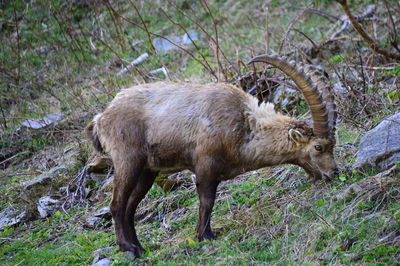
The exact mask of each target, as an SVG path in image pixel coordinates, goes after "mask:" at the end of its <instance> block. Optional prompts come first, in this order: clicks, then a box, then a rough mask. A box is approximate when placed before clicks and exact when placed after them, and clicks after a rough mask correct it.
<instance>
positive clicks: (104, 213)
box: [93, 206, 112, 220]
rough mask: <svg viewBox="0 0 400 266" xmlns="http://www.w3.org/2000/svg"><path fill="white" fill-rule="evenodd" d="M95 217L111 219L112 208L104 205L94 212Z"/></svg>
mask: <svg viewBox="0 0 400 266" xmlns="http://www.w3.org/2000/svg"><path fill="white" fill-rule="evenodd" d="M93 216H94V217H100V218H103V219H106V220H111V218H112V216H111V210H110V207H109V206H106V207H103V208H101V209H100V210H98V211H96V212H95V213H94V214H93Z"/></svg>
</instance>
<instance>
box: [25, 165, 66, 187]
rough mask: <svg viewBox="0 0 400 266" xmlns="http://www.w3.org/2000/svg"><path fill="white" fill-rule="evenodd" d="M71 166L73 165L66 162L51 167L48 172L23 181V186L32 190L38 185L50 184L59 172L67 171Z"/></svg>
mask: <svg viewBox="0 0 400 266" xmlns="http://www.w3.org/2000/svg"><path fill="white" fill-rule="evenodd" d="M70 167H71V165H69V164H65V165H61V166H57V167H54V168H51V169H50V170H49V171H48V172H46V173H43V174H41V175H39V176H37V177H36V178H34V179H33V180H29V181H25V182H22V186H23V187H24V190H32V189H35V188H36V187H37V186H45V185H47V184H49V183H50V182H51V181H52V180H53V179H54V178H56V177H57V175H58V174H59V173H65V172H67V171H68V169H69V168H70Z"/></svg>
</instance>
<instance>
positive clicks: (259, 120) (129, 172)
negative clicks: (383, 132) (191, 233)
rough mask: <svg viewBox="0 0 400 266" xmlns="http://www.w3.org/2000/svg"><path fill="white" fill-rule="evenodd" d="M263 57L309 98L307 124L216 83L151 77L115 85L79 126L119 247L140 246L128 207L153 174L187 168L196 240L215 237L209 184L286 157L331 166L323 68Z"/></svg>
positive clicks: (329, 173) (314, 166) (331, 109)
mask: <svg viewBox="0 0 400 266" xmlns="http://www.w3.org/2000/svg"><path fill="white" fill-rule="evenodd" d="M254 62H264V63H268V64H271V65H273V66H275V67H277V68H278V69H280V70H281V71H282V72H284V73H285V74H286V75H288V76H289V77H290V78H291V79H292V80H293V81H294V82H295V83H296V85H297V86H298V89H299V90H300V91H301V92H302V93H303V95H304V98H305V99H306V101H307V103H308V105H309V106H310V110H311V116H312V120H313V124H312V127H311V126H309V125H308V124H307V123H306V122H305V121H300V120H296V119H294V118H291V117H288V116H284V115H282V114H280V113H277V112H276V111H275V110H274V106H273V105H272V104H270V103H261V104H258V100H257V99H256V98H255V97H253V96H251V95H249V94H247V93H245V92H244V91H243V90H241V89H239V88H236V87H234V86H232V85H230V84H226V83H216V84H208V85H197V84H196V85H195V84H188V83H172V82H158V83H153V84H144V85H138V86H134V87H132V88H129V89H125V90H122V91H121V92H119V93H118V94H117V96H116V97H115V98H114V100H113V101H112V102H111V103H110V104H109V106H108V107H107V108H106V110H105V111H104V112H103V113H101V114H98V115H96V116H95V117H94V119H93V121H91V122H90V123H89V125H88V126H87V128H86V133H87V134H88V136H89V137H90V139H91V140H92V142H93V144H94V147H95V148H96V150H97V151H98V152H101V151H103V150H104V151H106V152H108V153H109V154H110V156H111V159H112V161H113V165H114V169H115V176H114V191H113V198H112V201H111V206H110V208H111V212H112V216H113V219H114V222H115V232H116V240H117V244H118V245H119V248H120V250H121V251H129V252H133V254H134V255H135V256H136V257H139V256H140V255H141V254H142V253H143V252H144V249H143V247H142V246H141V244H140V242H139V240H138V238H137V235H136V231H135V227H134V220H133V218H134V214H135V211H136V208H137V206H138V204H139V202H140V201H141V200H142V199H143V198H144V196H145V195H146V193H147V192H148V190H149V189H150V187H151V186H152V184H153V182H154V179H155V177H156V176H157V174H158V173H160V172H163V173H168V172H175V171H179V170H183V169H189V170H191V171H193V172H194V173H195V175H196V187H197V193H198V195H199V199H200V209H199V217H198V221H197V227H196V232H197V238H198V239H199V241H201V240H204V239H215V235H214V234H213V232H212V231H211V227H210V218H211V212H212V208H213V205H214V201H215V196H216V190H217V186H218V184H219V183H220V182H221V181H223V180H227V179H231V178H234V177H235V176H237V175H239V174H241V173H244V172H247V171H250V170H255V169H259V168H262V167H267V166H274V165H279V164H286V163H289V164H295V165H298V166H301V167H302V168H304V170H305V171H306V172H307V173H308V174H309V175H310V176H312V177H313V178H314V179H319V178H322V177H326V178H328V179H331V178H332V177H334V176H335V175H336V174H337V168H336V163H335V160H334V158H333V148H334V145H335V137H334V135H335V133H334V131H335V120H336V111H335V104H334V101H333V100H334V99H333V96H332V94H331V92H330V88H329V87H328V85H327V83H326V79H325V77H324V76H321V75H319V74H318V73H317V72H316V71H314V69H313V68H312V67H310V66H304V68H302V67H297V66H296V65H295V64H294V63H292V62H287V61H286V59H284V58H281V57H279V56H268V55H261V56H258V57H255V58H253V59H252V60H251V61H250V62H249V63H254Z"/></svg>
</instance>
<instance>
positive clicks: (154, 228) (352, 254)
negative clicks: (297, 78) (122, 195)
mask: <svg viewBox="0 0 400 266" xmlns="http://www.w3.org/2000/svg"><path fill="white" fill-rule="evenodd" d="M339 2H341V3H342V4H340V3H339ZM346 2H347V1H343V0H340V1H334V0H307V1H290V0H286V1H277V0H267V1H242V0H240V1H233V0H228V1H219V0H208V1H204V0H202V1H191V0H179V1H156V0H148V1H144V0H128V1H108V0H104V1H93V0H67V1H55V0H51V1H43V0H28V1H23V0H12V1H0V33H1V34H0V38H1V42H0V60H1V64H0V111H1V113H0V141H1V142H0V206H1V207H0V263H1V264H2V265H55V264H62V265H67V264H75V265H90V264H92V263H96V262H98V261H101V262H102V263H105V264H103V265H110V264H112V265H128V264H133V265H135V264H140V265H141V264H161V265H171V264H172V265H175V264H210V265H214V264H222V265H225V264H232V265H236V264H245V265H248V264H250V265H252V264H255V265H259V264H268V265H269V264H279V265H287V264H289V265H298V264H307V265H308V264H310V265H316V264H332V265H342V264H379V265H381V264H388V265H394V264H397V263H398V262H399V261H400V191H399V188H400V186H399V181H400V174H399V173H400V170H399V167H400V143H399V142H398V140H399V139H400V135H399V134H400V133H399V132H400V130H398V128H399V124H400V123H399V120H400V117H399V111H400V96H399V95H400V60H399V56H400V49H399V48H400V43H399V32H400V3H399V1H396V0H384V1H375V0H369V1H361V0H352V1H348V11H347V12H351V14H346V4H345V3H346ZM351 15H354V19H353V20H354V21H352V19H349V16H350V17H351ZM354 23H357V24H356V25H355V24H354ZM357 25H358V26H357ZM357 27H359V28H358V29H356V28H357ZM360 28H361V30H360ZM266 53H267V54H279V55H282V56H285V57H286V58H287V59H288V60H294V61H296V62H298V63H302V64H306V65H307V64H312V65H314V66H315V67H316V68H317V69H318V70H319V71H320V72H321V73H322V74H323V75H324V76H326V77H327V78H328V79H329V82H330V84H331V87H332V92H333V94H334V96H335V102H336V105H337V113H338V119H337V125H336V146H335V150H334V154H335V159H336V162H337V164H338V167H339V170H340V174H339V176H338V177H337V178H336V179H335V180H332V181H331V182H329V181H326V180H319V181H317V182H313V181H312V180H311V179H310V178H309V177H308V175H307V174H306V173H305V171H304V170H303V169H301V168H299V167H296V166H293V165H281V166H276V167H271V168H263V169H260V170H257V171H252V172H249V173H246V174H243V175H240V176H238V177H237V178H235V179H231V180H229V181H226V182H222V183H221V184H220V185H219V187H218V192H217V200H216V203H215V206H214V209H213V216H212V217H213V218H212V223H211V225H212V228H213V230H214V232H215V233H216V234H217V240H213V241H202V242H198V241H197V240H196V231H195V228H196V221H197V217H198V207H199V200H198V196H197V193H196V186H195V184H194V181H195V176H194V175H193V173H191V172H188V171H184V172H180V173H177V174H173V175H171V176H160V177H157V179H156V183H155V184H154V185H153V186H152V188H151V189H150V191H149V193H148V194H147V195H146V197H145V199H144V200H143V201H142V203H141V204H140V205H139V209H138V211H137V213H136V218H135V221H136V222H135V225H136V229H137V232H138V237H139V239H140V241H141V243H142V245H143V246H144V247H145V249H146V253H145V254H144V255H143V256H142V257H141V258H137V259H135V258H132V257H131V256H129V254H126V253H123V252H120V251H118V247H117V244H116V238H115V234H114V226H113V222H112V219H111V213H110V211H109V209H108V205H109V204H110V201H111V197H112V192H111V191H112V179H113V174H114V172H113V169H112V167H111V165H112V164H111V163H110V162H109V160H108V159H107V158H106V159H104V160H103V161H102V165H98V164H96V163H94V162H95V161H96V159H97V158H96V157H95V155H94V152H93V147H92V145H91V143H90V142H89V141H88V139H87V138H86V136H85V135H84V133H83V129H84V128H85V126H86V125H87V123H88V122H89V121H90V120H91V119H92V118H93V116H94V115H95V114H97V113H99V112H102V111H103V110H104V109H105V108H106V106H107V104H108V103H109V102H110V101H111V100H112V99H113V98H114V96H115V95H116V94H117V93H118V92H119V91H121V90H122V89H123V88H127V87H130V86H133V85H138V84H144V83H150V82H155V81H160V80H171V81H178V82H190V83H200V84H207V83H215V82H227V83H231V84H233V85H235V86H237V87H240V88H242V89H243V90H244V91H246V92H248V93H250V94H253V95H254V96H255V97H257V98H258V99H259V101H260V102H262V101H264V102H273V103H274V104H275V107H276V109H277V110H279V111H281V112H283V113H284V114H287V115H290V116H293V117H296V118H299V119H306V120H309V119H310V111H309V107H308V106H307V103H306V101H305V100H304V98H303V97H302V96H301V94H300V93H299V92H298V91H297V90H296V85H295V84H294V83H293V82H292V81H291V80H290V79H289V78H287V77H286V76H285V75H283V74H282V72H280V71H277V70H276V69H274V68H270V67H269V68H267V67H265V66H264V65H262V64H252V65H246V62H247V61H248V60H249V59H250V58H252V57H253V56H255V55H260V54H266ZM375 147H376V148H375ZM98 265H100V264H98Z"/></svg>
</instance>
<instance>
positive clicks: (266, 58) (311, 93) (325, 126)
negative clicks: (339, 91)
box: [247, 55, 336, 141]
mask: <svg viewBox="0 0 400 266" xmlns="http://www.w3.org/2000/svg"><path fill="white" fill-rule="evenodd" d="M255 62H263V63H267V64H270V65H273V66H274V67H276V68H278V69H280V70H281V71H282V72H283V73H285V74H286V75H287V76H289V77H290V78H291V79H292V80H293V81H294V83H296V85H297V87H298V88H299V90H300V91H301V92H302V93H303V95H304V98H305V99H306V101H307V103H308V105H309V106H310V111H311V117H312V120H313V131H314V134H315V135H316V136H318V137H322V138H329V139H332V140H333V141H334V135H332V130H331V129H330V126H329V120H330V118H332V121H333V120H336V114H333V115H332V117H331V115H328V108H327V106H326V105H325V102H324V101H323V98H326V99H328V98H329V97H330V96H328V93H326V95H324V94H323V93H322V92H321V91H323V89H322V87H323V84H325V85H326V83H323V81H321V82H320V85H317V84H316V83H315V82H313V81H312V78H315V77H316V75H310V74H309V75H307V74H306V73H305V72H304V70H303V69H302V68H300V67H297V66H296V63H295V62H288V61H287V60H286V59H284V58H282V57H280V56H278V55H259V56H256V57H254V58H252V59H251V60H250V61H249V62H248V63H247V64H251V63H255ZM321 80H322V79H321ZM318 86H321V88H319V87H318ZM330 95H331V94H330ZM332 103H333V101H332ZM329 107H332V108H333V109H334V106H329Z"/></svg>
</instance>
